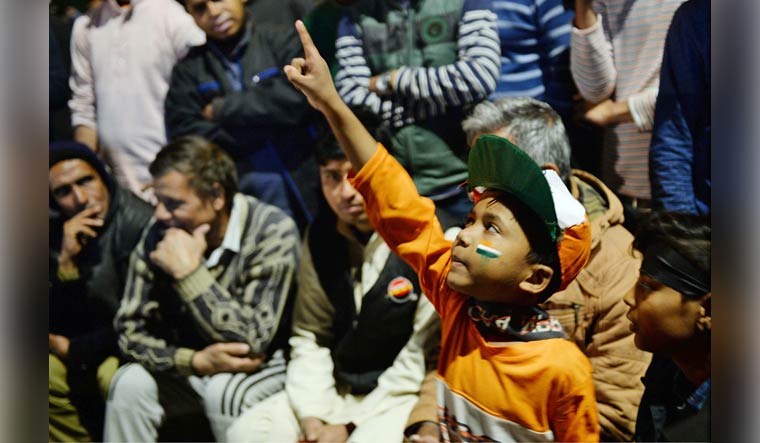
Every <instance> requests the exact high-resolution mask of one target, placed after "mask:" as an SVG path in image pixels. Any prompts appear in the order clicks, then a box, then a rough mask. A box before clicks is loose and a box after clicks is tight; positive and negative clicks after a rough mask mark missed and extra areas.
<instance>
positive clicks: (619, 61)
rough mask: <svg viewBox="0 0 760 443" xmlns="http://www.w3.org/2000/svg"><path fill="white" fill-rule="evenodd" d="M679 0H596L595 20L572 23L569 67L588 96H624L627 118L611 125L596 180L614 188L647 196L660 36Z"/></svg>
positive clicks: (594, 99) (596, 98)
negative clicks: (586, 23)
mask: <svg viewBox="0 0 760 443" xmlns="http://www.w3.org/2000/svg"><path fill="white" fill-rule="evenodd" d="M682 2H683V0H638V1H636V0H599V1H595V2H594V5H593V7H594V11H596V12H597V14H598V16H597V22H596V23H595V24H594V26H591V27H590V28H587V29H583V30H581V29H578V28H575V27H574V28H573V31H572V36H571V47H572V50H571V52H570V69H571V71H572V74H573V79H574V80H575V83H576V85H577V86H578V90H579V92H580V93H581V95H582V96H583V97H584V98H585V99H586V100H588V101H591V102H594V103H597V102H601V101H603V100H605V99H607V98H614V99H615V100H617V101H622V100H626V101H627V102H628V107H629V109H630V111H631V115H632V116H633V120H634V121H633V123H621V124H618V125H613V126H611V128H610V130H608V131H607V134H606V136H605V140H604V157H603V163H602V179H603V180H604V181H605V183H606V184H607V185H608V186H610V187H611V188H612V189H613V190H615V191H616V192H619V193H620V194H623V195H627V196H630V197H637V198H643V199H649V198H650V189H649V166H648V155H649V141H650V139H651V136H652V132H651V131H652V122H653V119H654V107H655V102H656V100H657V89H658V86H659V80H660V63H661V62H662V51H663V47H664V45H665V36H666V34H667V32H668V27H669V26H670V20H671V18H672V17H673V13H674V12H675V10H676V8H678V6H679V5H680V4H681V3H682Z"/></svg>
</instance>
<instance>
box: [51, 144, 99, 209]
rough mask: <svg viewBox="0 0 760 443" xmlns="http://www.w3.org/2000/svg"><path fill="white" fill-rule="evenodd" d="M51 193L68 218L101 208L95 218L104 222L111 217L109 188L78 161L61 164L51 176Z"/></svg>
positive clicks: (91, 170)
mask: <svg viewBox="0 0 760 443" xmlns="http://www.w3.org/2000/svg"><path fill="white" fill-rule="evenodd" d="M48 181H49V182H50V192H51V193H52V194H53V199H54V200H55V202H56V203H57V204H58V206H59V207H60V208H61V211H62V212H63V215H64V216H65V217H66V218H71V217H73V216H74V215H76V214H78V213H79V212H81V211H82V210H84V209H86V208H92V207H96V206H97V207H99V208H100V209H99V210H98V212H97V214H96V215H95V218H99V219H101V220H105V218H106V214H108V203H109V195H108V188H107V187H106V184H105V183H104V182H103V179H101V178H100V175H99V174H98V172H97V171H95V168H93V167H92V166H91V165H90V164H89V163H87V162H86V161H84V160H81V159H78V158H75V159H71V160H64V161H62V162H58V163H56V164H54V165H53V167H52V168H50V171H49V174H48Z"/></svg>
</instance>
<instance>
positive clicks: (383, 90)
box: [375, 71, 391, 96]
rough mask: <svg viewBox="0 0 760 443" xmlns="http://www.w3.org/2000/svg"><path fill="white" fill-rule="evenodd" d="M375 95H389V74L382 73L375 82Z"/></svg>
mask: <svg viewBox="0 0 760 443" xmlns="http://www.w3.org/2000/svg"><path fill="white" fill-rule="evenodd" d="M375 91H376V92H375V93H376V94H377V95H381V96H382V95H391V72H390V71H388V72H384V73H382V74H380V75H379V76H378V77H377V80H375Z"/></svg>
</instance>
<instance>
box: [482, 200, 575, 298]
mask: <svg viewBox="0 0 760 443" xmlns="http://www.w3.org/2000/svg"><path fill="white" fill-rule="evenodd" d="M495 199H496V200H497V201H498V202H499V203H501V204H503V205H504V206H506V207H507V208H509V210H510V211H512V214H513V215H514V216H515V220H516V221H517V224H519V225H520V227H521V228H522V230H523V232H524V233H525V237H526V238H527V239H528V244H529V245H530V251H529V252H528V255H527V256H526V257H525V260H526V261H527V262H528V263H529V264H536V263H538V264H542V265H546V266H549V267H550V268H552V270H553V271H554V274H553V275H552V278H551V280H550V281H549V285H548V286H547V287H546V289H544V291H543V292H541V293H540V294H539V295H538V303H543V302H544V301H546V299H548V298H549V297H551V296H552V295H554V293H555V292H557V290H558V289H559V286H560V284H561V283H562V269H561V267H560V263H559V254H558V252H557V245H556V244H555V243H554V242H553V241H552V240H551V237H549V234H548V233H547V231H546V225H545V224H544V222H543V221H542V220H541V218H540V217H539V216H538V214H536V213H535V212H533V211H532V210H531V209H530V208H529V207H528V206H527V205H526V204H525V203H523V202H521V201H520V199H518V198H517V197H516V196H514V195H512V194H510V193H508V192H497V194H496V196H495Z"/></svg>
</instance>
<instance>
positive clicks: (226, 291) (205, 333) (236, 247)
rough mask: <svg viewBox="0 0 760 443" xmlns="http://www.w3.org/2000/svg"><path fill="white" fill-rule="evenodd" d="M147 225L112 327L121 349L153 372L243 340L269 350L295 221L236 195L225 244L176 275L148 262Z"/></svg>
mask: <svg viewBox="0 0 760 443" xmlns="http://www.w3.org/2000/svg"><path fill="white" fill-rule="evenodd" d="M157 228H158V227H157V224H156V223H151V224H150V225H149V226H148V227H147V228H146V229H145V232H144V233H143V238H142V239H141V240H140V243H139V244H138V245H137V247H136V248H135V250H134V251H133V252H132V255H131V257H130V263H129V273H128V275H127V282H126V286H125V288H124V296H123V298H122V303H121V307H120V308H119V310H118V312H117V313H116V318H115V319H114V327H115V329H116V332H117V333H118V334H119V348H120V349H121V351H122V353H123V354H124V355H125V356H126V357H127V358H128V359H130V360H133V361H137V362H138V363H140V364H141V365H143V366H145V368H146V369H148V370H150V371H159V372H160V371H176V372H178V373H179V374H182V375H191V374H192V368H191V362H192V357H193V354H194V353H195V351H197V350H201V349H202V348H204V347H205V346H208V345H210V344H212V343H216V342H242V343H247V344H248V345H250V347H251V353H252V354H258V353H261V352H264V351H273V349H269V347H270V345H271V344H272V343H273V340H274V338H275V333H276V332H277V331H278V328H279V326H280V320H281V319H282V317H283V313H284V311H285V305H286V302H287V300H288V297H289V296H290V294H291V291H292V290H294V288H295V286H294V283H295V273H296V268H297V267H298V261H299V258H300V255H301V247H300V239H299V235H298V230H297V228H296V225H295V223H294V222H293V220H291V219H290V218H289V217H287V216H286V215H285V214H284V213H283V212H282V211H280V210H279V209H278V208H276V207H274V206H271V205H268V204H266V203H263V202H261V201H259V200H256V199H255V198H253V197H250V196H243V195H242V194H236V195H235V197H234V200H233V205H232V212H231V214H230V220H229V222H228V224H227V230H226V232H225V235H224V240H223V241H222V244H221V245H220V246H219V248H217V249H216V250H214V251H213V252H212V253H211V254H210V256H209V257H208V259H207V260H206V261H205V262H204V263H203V264H201V266H199V267H198V269H196V270H195V271H193V272H192V273H191V274H190V275H188V276H186V277H185V278H183V279H181V280H178V281H174V280H172V279H171V278H169V277H167V276H166V274H165V273H163V272H161V271H160V270H158V269H157V268H156V266H155V265H153V263H152V262H151V260H150V252H151V251H150V250H146V249H150V248H146V243H149V240H148V239H149V238H151V237H152V236H153V234H155V231H156V229H157Z"/></svg>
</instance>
